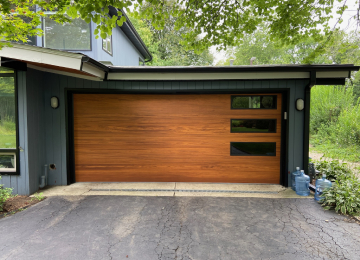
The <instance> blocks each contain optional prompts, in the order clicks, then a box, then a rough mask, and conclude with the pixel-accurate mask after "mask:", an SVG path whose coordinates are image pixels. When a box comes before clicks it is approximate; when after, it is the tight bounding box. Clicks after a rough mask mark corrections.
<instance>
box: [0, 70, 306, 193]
mask: <svg viewBox="0 0 360 260" xmlns="http://www.w3.org/2000/svg"><path fill="white" fill-rule="evenodd" d="M26 75H27V79H26V80H25V76H26ZM307 82H308V81H307V80H271V81H266V80H259V81H187V82H182V81H180V82H179V81H151V82H144V81H109V82H94V81H89V80H83V79H77V78H73V77H67V76H62V75H57V74H52V73H45V72H38V71H35V70H31V69H29V70H28V71H27V72H19V80H18V93H19V95H18V96H19V129H20V146H21V147H22V148H23V149H24V152H21V153H20V167H21V175H20V176H13V177H10V176H4V177H3V180H2V183H4V184H5V185H6V186H8V187H11V186H12V187H14V193H17V194H30V193H33V192H35V191H36V190H37V188H38V183H39V176H41V175H42V174H43V171H44V167H43V165H44V164H48V165H49V164H51V163H54V164H56V170H51V171H49V185H67V167H66V165H67V162H66V123H65V97H64V93H65V89H66V88H71V89H73V88H85V89H118V90H134V91H144V90H197V89H198V90H249V89H274V90H275V91H276V89H278V88H289V89H290V98H289V111H288V120H289V141H288V151H289V154H288V169H287V170H288V171H290V172H292V171H293V170H294V169H295V167H296V166H301V165H302V163H303V162H302V160H303V159H302V152H303V146H302V144H303V129H304V128H303V122H304V112H303V111H302V112H299V111H297V110H296V109H295V100H296V99H297V98H304V88H305V86H306V84H307ZM52 96H57V97H58V98H59V102H60V106H59V108H58V109H52V108H51V107H50V98H51V97H52ZM289 184H290V179H289Z"/></svg>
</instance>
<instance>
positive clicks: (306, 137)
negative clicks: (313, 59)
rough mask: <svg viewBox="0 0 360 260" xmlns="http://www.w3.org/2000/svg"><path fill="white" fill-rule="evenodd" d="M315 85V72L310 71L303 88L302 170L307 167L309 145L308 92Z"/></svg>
mask: <svg viewBox="0 0 360 260" xmlns="http://www.w3.org/2000/svg"><path fill="white" fill-rule="evenodd" d="M315 85H316V71H310V81H309V83H308V84H307V85H306V87H305V109H304V113H305V114H304V139H303V140H304V142H303V143H304V147H303V169H304V170H305V169H306V170H307V169H308V168H309V167H308V165H309V145H310V91H311V88H312V87H313V86H315Z"/></svg>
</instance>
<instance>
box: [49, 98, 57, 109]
mask: <svg viewBox="0 0 360 260" xmlns="http://www.w3.org/2000/svg"><path fill="white" fill-rule="evenodd" d="M50 104H51V107H52V108H54V109H56V108H58V107H59V99H58V98H57V97H52V98H51V102H50Z"/></svg>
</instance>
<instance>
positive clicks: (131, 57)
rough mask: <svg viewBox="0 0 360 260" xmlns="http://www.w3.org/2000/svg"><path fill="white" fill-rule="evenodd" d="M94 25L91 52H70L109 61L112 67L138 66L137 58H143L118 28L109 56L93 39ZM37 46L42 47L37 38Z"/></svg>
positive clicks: (114, 31)
mask: <svg viewBox="0 0 360 260" xmlns="http://www.w3.org/2000/svg"><path fill="white" fill-rule="evenodd" d="M95 28H96V24H95V23H94V22H91V28H90V31H91V50H90V51H70V52H75V53H79V52H80V53H83V54H85V55H87V56H89V57H90V58H93V59H95V60H97V61H110V62H111V63H112V64H113V65H114V66H139V58H140V57H141V58H142V59H144V56H143V55H141V53H140V52H139V51H138V50H137V48H136V47H135V46H134V45H133V44H132V42H131V41H130V40H129V38H128V37H127V36H126V35H125V34H124V32H123V31H122V30H121V28H120V27H119V26H116V28H114V29H113V34H112V48H113V53H112V55H110V54H109V53H107V52H106V51H104V50H103V49H102V39H101V37H99V38H98V39H96V38H95V34H94V30H95ZM37 46H39V47H42V46H43V38H42V37H37Z"/></svg>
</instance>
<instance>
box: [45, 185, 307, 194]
mask: <svg viewBox="0 0 360 260" xmlns="http://www.w3.org/2000/svg"><path fill="white" fill-rule="evenodd" d="M149 190H153V191H149ZM179 190H182V191H179ZM202 191H204V192H202ZM209 191H214V192H209ZM226 191H229V192H226ZM41 192H42V193H43V195H44V196H46V197H51V196H79V195H81V196H93V195H98V196H170V197H172V196H178V197H189V196H190V197H191V196H193V197H239V198H246V197H248V198H313V195H310V196H308V197H304V196H298V195H296V193H295V192H294V191H293V190H291V188H285V187H283V186H281V185H268V184H233V183H182V182H177V183H175V182H121V183H107V182H103V183H101V182H95V183H94V182H83V183H81V182H80V183H74V184H71V185H69V186H50V187H47V188H46V189H44V190H41Z"/></svg>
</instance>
